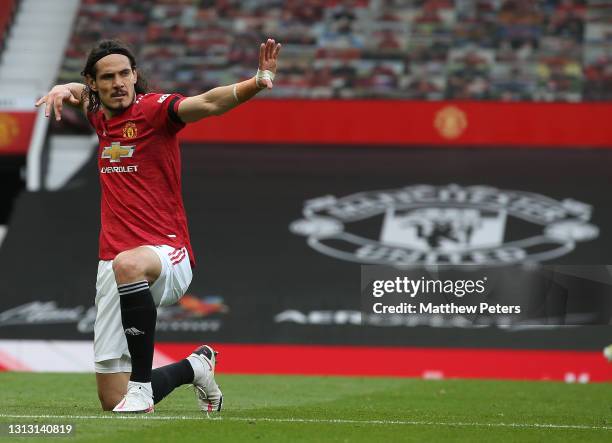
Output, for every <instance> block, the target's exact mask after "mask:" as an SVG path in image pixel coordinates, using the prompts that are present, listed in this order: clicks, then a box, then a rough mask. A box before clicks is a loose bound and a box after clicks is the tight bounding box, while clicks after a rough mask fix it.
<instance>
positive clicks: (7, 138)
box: [0, 114, 19, 148]
mask: <svg viewBox="0 0 612 443" xmlns="http://www.w3.org/2000/svg"><path fill="white" fill-rule="evenodd" d="M18 135H19V122H18V121H17V119H16V118H14V117H12V116H10V115H8V114H0V148H2V147H4V146H8V145H10V144H11V143H12V142H13V140H14V139H15V137H17V136H18Z"/></svg>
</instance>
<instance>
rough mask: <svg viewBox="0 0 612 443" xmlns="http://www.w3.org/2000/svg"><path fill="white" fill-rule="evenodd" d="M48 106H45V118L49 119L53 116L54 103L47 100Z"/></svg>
mask: <svg viewBox="0 0 612 443" xmlns="http://www.w3.org/2000/svg"><path fill="white" fill-rule="evenodd" d="M45 103H46V105H47V106H45V117H49V116H50V115H51V106H52V105H53V101H52V100H49V99H48V98H47V101H46V102H45Z"/></svg>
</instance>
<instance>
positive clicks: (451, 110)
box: [434, 106, 467, 140]
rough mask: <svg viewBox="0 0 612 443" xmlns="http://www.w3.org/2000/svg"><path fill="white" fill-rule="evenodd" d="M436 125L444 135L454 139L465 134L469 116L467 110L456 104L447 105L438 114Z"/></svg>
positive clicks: (435, 120)
mask: <svg viewBox="0 0 612 443" xmlns="http://www.w3.org/2000/svg"><path fill="white" fill-rule="evenodd" d="M434 126H435V127H436V129H437V130H438V132H439V133H440V135H441V136H442V137H444V138H446V139H449V140H452V139H454V138H457V137H459V136H460V135H461V134H463V131H465V129H466V128H467V117H466V115H465V112H463V111H462V110H461V109H459V108H457V107H456V106H446V107H445V108H443V109H441V110H440V111H438V113H437V114H436V117H435V119H434Z"/></svg>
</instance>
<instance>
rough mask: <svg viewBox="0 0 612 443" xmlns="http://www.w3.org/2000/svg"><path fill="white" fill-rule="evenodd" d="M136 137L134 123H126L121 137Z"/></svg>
mask: <svg viewBox="0 0 612 443" xmlns="http://www.w3.org/2000/svg"><path fill="white" fill-rule="evenodd" d="M137 135H138V129H137V128H136V123H134V122H127V123H126V124H125V126H124V127H123V137H124V138H134V137H136V136H137Z"/></svg>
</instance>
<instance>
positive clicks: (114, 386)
mask: <svg viewBox="0 0 612 443" xmlns="http://www.w3.org/2000/svg"><path fill="white" fill-rule="evenodd" d="M129 380H130V373H129V372H117V373H111V374H104V373H99V372H96V384H97V385H98V398H99V399H100V404H101V405H102V410H104V411H112V410H113V409H114V407H115V406H117V405H118V404H119V402H120V401H121V400H122V399H123V397H124V396H125V393H126V392H127V385H128V381H129Z"/></svg>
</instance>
